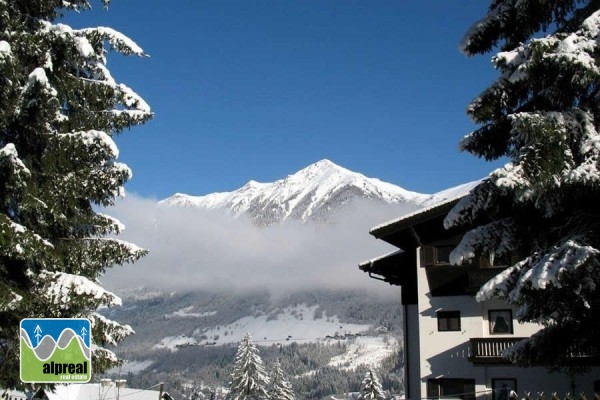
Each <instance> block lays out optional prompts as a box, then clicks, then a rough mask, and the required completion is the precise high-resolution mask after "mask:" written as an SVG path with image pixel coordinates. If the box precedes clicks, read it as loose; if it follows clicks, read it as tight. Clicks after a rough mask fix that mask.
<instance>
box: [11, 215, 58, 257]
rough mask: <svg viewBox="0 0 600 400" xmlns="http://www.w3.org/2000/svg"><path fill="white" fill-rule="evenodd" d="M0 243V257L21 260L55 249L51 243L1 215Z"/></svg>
mask: <svg viewBox="0 0 600 400" xmlns="http://www.w3.org/2000/svg"><path fill="white" fill-rule="evenodd" d="M0 243H2V247H0V255H2V256H5V257H6V256H8V257H17V258H20V259H31V258H34V257H36V256H39V255H40V253H42V252H44V251H46V250H48V249H52V248H53V246H52V244H51V243H50V242H48V241H47V240H45V239H43V238H42V237H41V236H40V235H38V234H36V233H33V232H31V231H30V230H28V229H27V228H26V227H25V226H23V225H21V224H18V223H16V222H14V221H12V220H11V219H10V218H9V217H8V216H7V215H5V214H0Z"/></svg>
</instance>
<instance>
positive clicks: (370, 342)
mask: <svg viewBox="0 0 600 400" xmlns="http://www.w3.org/2000/svg"><path fill="white" fill-rule="evenodd" d="M317 308H318V307H317V306H311V307H309V306H307V305H298V306H295V307H288V308H285V309H283V310H282V311H281V312H280V313H279V314H277V315H276V316H275V317H274V316H273V315H271V316H267V315H261V316H256V317H244V318H241V319H239V320H237V321H235V322H233V323H232V324H229V325H225V326H219V327H214V328H210V329H205V330H196V331H195V332H194V334H193V337H189V336H183V335H179V336H168V337H165V338H163V339H162V340H161V341H160V343H158V344H156V345H155V346H154V347H155V348H166V349H170V350H171V351H177V350H179V349H180V348H181V347H185V346H202V345H237V344H238V343H239V342H240V341H241V339H242V337H243V335H244V334H245V333H246V332H249V333H250V334H251V335H252V339H253V342H254V343H256V344H258V345H264V346H269V345H271V344H283V345H286V344H291V343H293V342H297V343H309V342H321V343H324V344H331V345H334V344H337V343H338V341H339V340H344V344H345V345H346V346H347V349H348V350H347V351H346V353H345V354H342V355H339V356H337V357H334V358H332V359H331V361H330V362H329V365H331V366H336V367H338V368H340V369H354V368H356V367H357V366H358V365H361V364H366V365H374V366H376V365H379V364H380V363H381V361H382V360H384V359H385V358H386V357H388V356H390V355H392V354H393V353H394V352H397V351H398V348H399V346H400V345H399V341H398V338H395V337H393V336H392V335H390V334H379V335H377V336H365V334H366V332H367V331H369V330H371V328H373V327H372V326H370V325H361V324H348V323H340V321H339V318H338V317H337V316H328V315H325V314H323V315H321V316H320V318H315V311H316V310H317ZM190 311H191V308H190V307H186V308H185V309H182V310H178V311H176V312H175V313H173V314H174V315H178V316H184V317H187V316H190V315H192V314H193V313H190ZM371 332H372V330H371Z"/></svg>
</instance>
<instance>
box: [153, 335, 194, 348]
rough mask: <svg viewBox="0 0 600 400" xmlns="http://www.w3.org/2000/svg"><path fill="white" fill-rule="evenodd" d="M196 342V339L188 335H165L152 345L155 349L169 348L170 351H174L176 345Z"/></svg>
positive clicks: (187, 344)
mask: <svg viewBox="0 0 600 400" xmlns="http://www.w3.org/2000/svg"><path fill="white" fill-rule="evenodd" d="M196 344H198V342H196V339H194V338H191V337H189V336H184V335H179V336H167V337H165V338H162V340H161V341H160V342H159V343H157V344H155V345H154V348H155V349H169V350H171V351H175V350H177V349H178V346H193V345H196Z"/></svg>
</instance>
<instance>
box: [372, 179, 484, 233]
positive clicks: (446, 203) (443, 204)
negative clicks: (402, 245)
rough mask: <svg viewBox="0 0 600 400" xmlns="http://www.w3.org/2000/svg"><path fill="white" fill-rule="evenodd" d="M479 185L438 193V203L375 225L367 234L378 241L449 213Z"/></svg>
mask: <svg viewBox="0 0 600 400" xmlns="http://www.w3.org/2000/svg"><path fill="white" fill-rule="evenodd" d="M480 183H481V181H473V182H468V183H465V184H462V185H459V186H457V187H455V188H451V189H448V190H446V191H443V192H440V193H439V194H438V196H440V197H441V199H440V200H439V201H436V202H435V203H433V204H431V205H429V206H427V207H425V208H421V209H419V210H417V211H414V212H412V213H409V214H405V215H402V216H401V217H399V218H396V219H393V220H391V221H388V222H384V223H383V224H380V225H377V226H375V227H373V228H371V230H370V231H369V233H370V234H371V235H373V236H375V237H376V238H378V239H379V238H381V237H382V236H385V235H386V234H387V233H389V232H397V231H399V230H403V229H407V228H410V227H411V226H412V225H415V224H417V223H419V222H422V221H426V220H427V219H429V218H430V217H433V216H438V215H439V214H440V213H441V212H443V211H445V209H448V211H449V210H450V209H451V208H452V207H454V205H455V204H456V203H458V201H459V200H460V199H462V198H463V197H465V196H466V195H468V194H469V193H470V192H471V190H472V189H473V188H474V187H476V186H477V185H479V184H480Z"/></svg>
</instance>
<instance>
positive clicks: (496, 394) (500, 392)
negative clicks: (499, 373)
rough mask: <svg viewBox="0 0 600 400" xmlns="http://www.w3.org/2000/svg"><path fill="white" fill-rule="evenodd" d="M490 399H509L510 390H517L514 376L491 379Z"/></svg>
mask: <svg viewBox="0 0 600 400" xmlns="http://www.w3.org/2000/svg"><path fill="white" fill-rule="evenodd" d="M492 391H493V392H492V400H510V392H511V391H512V392H515V393H516V392H517V380H516V379H514V378H502V379H492Z"/></svg>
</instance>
